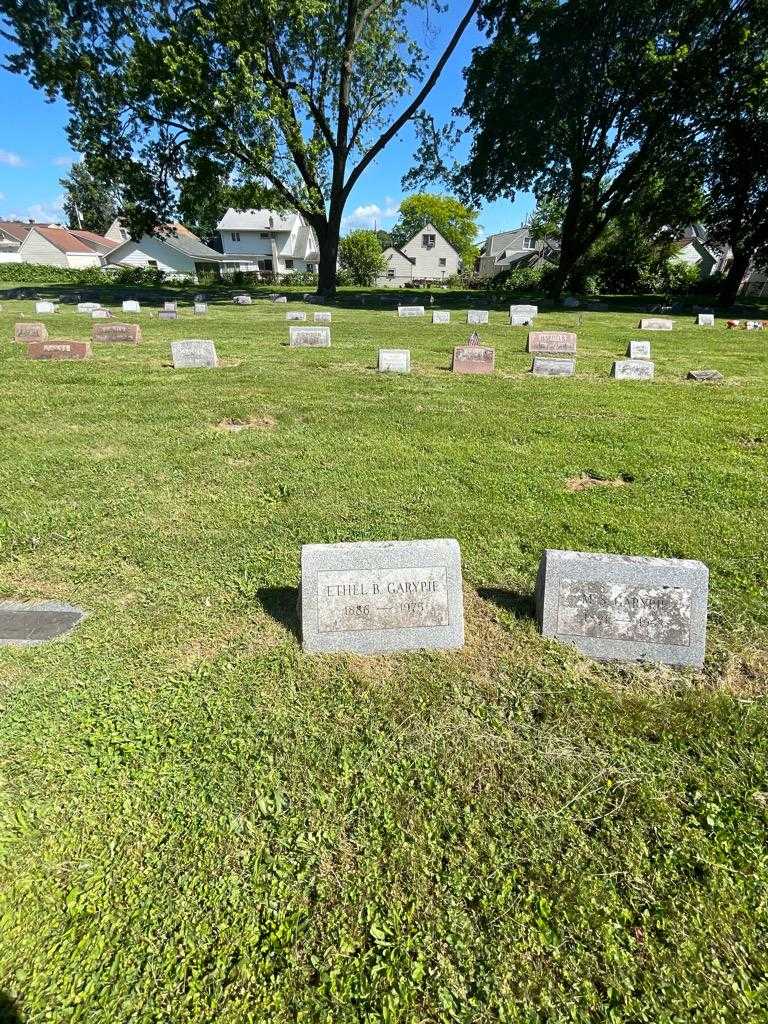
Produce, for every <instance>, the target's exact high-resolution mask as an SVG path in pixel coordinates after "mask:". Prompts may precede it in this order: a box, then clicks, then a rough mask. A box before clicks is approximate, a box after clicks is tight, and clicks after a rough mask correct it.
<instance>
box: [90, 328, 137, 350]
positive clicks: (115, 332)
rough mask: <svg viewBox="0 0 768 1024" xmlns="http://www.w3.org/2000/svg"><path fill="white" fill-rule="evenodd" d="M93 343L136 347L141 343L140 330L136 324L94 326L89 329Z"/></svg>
mask: <svg viewBox="0 0 768 1024" xmlns="http://www.w3.org/2000/svg"><path fill="white" fill-rule="evenodd" d="M91 338H92V340H93V341H115V342H128V343H129V344H131V345H138V343H139V342H140V341H141V328H140V327H139V325H138V324H94V325H93V328H92V329H91Z"/></svg>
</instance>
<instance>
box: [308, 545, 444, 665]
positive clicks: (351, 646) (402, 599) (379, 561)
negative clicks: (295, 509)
mask: <svg viewBox="0 0 768 1024" xmlns="http://www.w3.org/2000/svg"><path fill="white" fill-rule="evenodd" d="M299 604H300V615H301V638H302V645H303V647H304V650H306V651H314V652H327V651H349V652H352V653H354V654H391V653H393V652H395V651H412V650H419V649H422V648H429V649H434V650H456V649H457V648H460V647H463V646H464V599H463V594H462V578H461V552H460V550H459V545H458V542H457V541H455V540H414V541H383V542H371V541H362V542H360V543H358V544H305V545H304V546H303V547H302V549H301V591H300V597H299Z"/></svg>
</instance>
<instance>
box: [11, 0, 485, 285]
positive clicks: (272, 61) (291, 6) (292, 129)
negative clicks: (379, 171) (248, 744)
mask: <svg viewBox="0 0 768 1024" xmlns="http://www.w3.org/2000/svg"><path fill="white" fill-rule="evenodd" d="M479 2H480V0H464V3H463V5H462V10H461V13H460V16H459V20H458V24H457V25H456V27H455V29H454V31H453V33H452V34H451V36H450V38H449V39H448V41H447V42H446V44H445V46H444V48H443V50H442V52H441V53H439V55H438V56H437V58H436V59H434V60H432V61H430V59H429V55H428V54H427V53H425V52H424V51H423V49H422V48H421V46H419V45H418V43H417V41H416V39H415V38H414V37H413V36H412V35H411V33H410V31H409V25H411V24H413V17H414V14H416V13H418V12H419V11H422V12H424V13H429V11H430V10H432V9H433V10H435V11H441V10H442V6H441V4H440V2H439V0H256V2H255V3H254V2H253V0H202V2H200V3H193V2H191V0H190V2H187V0H172V2H168V0H77V2H72V0H0V11H2V12H3V14H4V15H5V18H6V21H7V23H8V26H9V27H8V30H7V32H6V33H5V34H6V37H7V38H8V39H10V40H11V42H12V43H13V44H14V45H15V50H14V52H13V53H12V55H11V56H10V57H8V58H7V66H8V67H9V68H10V69H11V70H12V71H16V72H21V73H24V74H26V75H28V76H29V78H30V80H31V81H32V83H33V84H34V85H35V86H37V87H39V88H42V89H45V90H46V92H47V93H48V94H49V95H50V96H52V97H53V96H57V95H62V96H63V97H64V99H65V100H66V102H67V103H68V104H69V106H70V109H71V111H72V117H71V121H70V124H69V128H68V131H69V137H70V140H71V142H72V144H73V146H74V148H75V149H76V150H78V151H80V152H87V153H88V154H89V161H90V162H91V164H92V166H94V167H98V168H99V170H100V172H101V173H102V174H103V175H104V177H105V180H106V181H108V182H120V184H121V186H122V188H123V191H124V193H125V197H126V201H127V216H128V219H129V223H130V225H131V228H132V229H133V230H134V231H136V230H141V229H144V228H147V227H150V228H151V227H152V226H154V225H156V224H158V223H160V222H163V221H166V220H169V219H171V218H172V217H173V216H174V214H175V213H176V211H177V209H178V205H179V190H180V195H181V201H182V203H183V202H184V200H185V197H187V201H189V200H188V197H189V196H190V195H192V194H193V193H197V194H203V195H211V194H214V193H215V192H216V191H221V192H226V194H227V195H228V197H230V198H231V197H237V198H238V199H239V200H240V203H241V204H242V205H243V206H246V205H247V206H254V205H268V206H273V207H275V208H276V209H296V210H298V211H299V212H300V213H301V214H302V215H303V216H304V217H305V218H306V220H307V221H308V222H309V224H311V225H312V227H313V228H314V230H315V232H316V234H317V238H318V242H319V247H320V273H319V290H320V291H326V292H330V291H332V290H333V289H334V288H335V278H336V257H337V252H338V243H339V232H340V226H341V220H342V214H343V211H344V206H345V204H346V202H347V199H348V198H349V195H350V192H351V191H352V189H353V188H354V186H355V184H356V183H357V181H358V180H359V178H360V176H361V174H362V173H363V172H364V171H365V169H366V168H367V167H368V166H369V165H370V163H371V162H372V161H373V160H374V159H375V158H376V156H377V155H378V154H379V153H380V152H381V151H382V150H383V148H384V147H385V146H386V145H387V143H388V142H389V141H390V140H391V139H393V138H394V137H395V135H396V134H397V133H398V131H400V129H401V128H402V127H403V126H404V125H405V124H406V123H407V122H408V121H409V120H410V119H411V118H412V117H413V116H414V114H415V113H416V112H417V111H418V110H419V108H420V106H421V104H422V103H423V101H424V100H425V98H426V97H427V96H428V94H429V92H430V90H431V89H432V87H433V86H434V84H435V82H436V81H437V79H438V77H439V75H440V73H441V71H442V69H443V67H444V66H445V64H446V62H447V60H448V58H449V57H450V55H451V53H452V52H453V51H454V49H455V47H456V45H457V43H458V41H459V39H460V37H461V35H462V33H463V32H464V30H465V29H466V27H467V25H468V24H469V23H470V21H471V20H472V17H473V15H474V13H475V11H476V9H477V7H478V5H479ZM406 97H408V98H407V99H406ZM401 106H402V109H400V110H399V112H397V110H398V108H399V107H401ZM233 186H234V190H233Z"/></svg>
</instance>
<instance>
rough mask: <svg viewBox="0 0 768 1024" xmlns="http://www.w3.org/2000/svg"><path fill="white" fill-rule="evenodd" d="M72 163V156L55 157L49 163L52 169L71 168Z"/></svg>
mask: <svg viewBox="0 0 768 1024" xmlns="http://www.w3.org/2000/svg"><path fill="white" fill-rule="evenodd" d="M74 162H75V158H74V157H73V156H56V157H54V158H53V160H52V161H51V163H52V164H53V166H54V167H71V166H72V164H73V163H74Z"/></svg>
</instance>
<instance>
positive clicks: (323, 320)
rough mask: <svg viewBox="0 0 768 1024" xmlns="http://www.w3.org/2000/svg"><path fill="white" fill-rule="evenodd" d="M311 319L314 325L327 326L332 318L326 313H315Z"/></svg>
mask: <svg viewBox="0 0 768 1024" xmlns="http://www.w3.org/2000/svg"><path fill="white" fill-rule="evenodd" d="M313 319H314V321H315V323H316V324H329V323H330V322H331V321H332V319H333V316H332V315H331V313H328V312H320V313H315V315H314V317H313Z"/></svg>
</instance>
